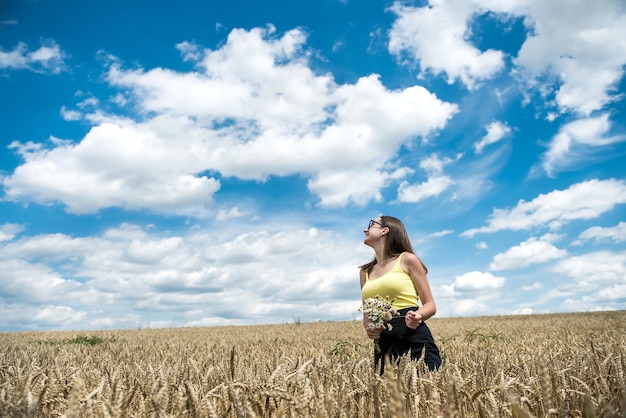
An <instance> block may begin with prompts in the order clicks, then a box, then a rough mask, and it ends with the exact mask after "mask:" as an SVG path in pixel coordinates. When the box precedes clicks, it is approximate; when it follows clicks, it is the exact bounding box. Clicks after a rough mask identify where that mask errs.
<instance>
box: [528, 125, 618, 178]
mask: <svg viewBox="0 0 626 418" xmlns="http://www.w3.org/2000/svg"><path fill="white" fill-rule="evenodd" d="M610 127H611V122H610V121H609V114H608V113H604V114H602V115H599V116H596V117H590V118H584V119H579V120H576V121H574V122H570V123H568V124H565V125H563V126H561V128H560V129H559V132H558V133H557V134H556V135H555V136H554V138H552V140H551V141H550V143H549V144H548V150H547V151H546V152H545V154H544V155H543V157H542V158H541V168H542V169H543V170H544V171H545V172H546V173H547V174H548V175H549V176H553V175H554V174H555V173H556V172H559V171H563V170H567V169H570V168H572V167H574V168H575V167H576V166H577V165H578V164H580V163H581V162H584V161H585V160H587V159H589V158H590V155H593V153H594V152H598V151H601V150H604V149H605V147H606V146H607V145H610V144H613V143H616V142H621V141H626V135H615V136H610V135H607V134H608V132H609V129H610ZM534 171H536V168H535V169H534Z"/></svg>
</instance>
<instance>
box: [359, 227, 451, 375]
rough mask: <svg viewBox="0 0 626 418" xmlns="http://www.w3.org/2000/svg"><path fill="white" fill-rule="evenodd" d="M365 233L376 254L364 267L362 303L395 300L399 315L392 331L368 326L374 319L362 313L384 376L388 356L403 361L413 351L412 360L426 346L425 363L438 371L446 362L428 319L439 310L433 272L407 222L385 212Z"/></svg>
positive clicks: (361, 276)
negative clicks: (412, 238)
mask: <svg viewBox="0 0 626 418" xmlns="http://www.w3.org/2000/svg"><path fill="white" fill-rule="evenodd" d="M363 232H364V233H365V239H364V240H363V243H364V244H365V245H368V246H370V247H372V249H373V250H374V252H375V258H374V259H373V260H372V261H370V262H369V263H366V264H363V265H362V266H360V269H361V272H360V279H361V296H362V298H363V301H365V300H366V299H368V298H376V297H380V298H383V299H385V298H388V299H389V301H393V303H392V309H394V310H396V311H397V312H398V313H399V314H400V316H398V317H396V318H393V319H391V321H390V322H389V323H390V324H391V325H392V327H391V329H387V328H385V327H377V328H373V327H371V326H368V325H369V324H370V319H369V317H368V315H366V314H365V312H364V313H363V325H364V326H365V330H366V332H367V336H368V337H369V338H371V339H373V340H378V342H377V344H376V346H375V347H376V349H375V351H374V362H375V365H376V368H377V369H378V368H379V369H380V373H381V374H382V373H383V372H384V368H385V357H386V356H389V358H390V359H392V360H399V358H400V356H402V355H405V354H410V355H411V359H412V360H418V359H419V358H420V356H421V353H422V349H424V362H425V363H426V365H427V366H428V368H429V369H430V370H431V371H432V370H435V369H437V368H438V367H439V366H440V365H441V357H440V356H439V349H438V348H437V345H436V344H435V341H434V339H433V336H432V334H431V332H430V329H429V328H428V326H427V325H426V323H425V322H424V321H426V320H427V319H428V318H430V317H431V316H433V315H434V314H435V312H436V310H437V307H436V306H435V301H434V299H433V295H432V293H431V291H430V285H429V283H428V279H427V277H426V273H427V271H428V270H427V269H426V266H425V265H424V263H422V260H420V259H419V257H417V255H415V253H414V251H413V247H412V246H411V241H410V240H409V236H408V234H407V232H406V229H405V227H404V224H403V223H402V221H400V220H399V219H397V218H394V217H391V216H380V217H378V218H376V219H375V220H371V221H370V223H369V225H368V227H367V228H366V229H365V230H364V231H363ZM418 299H419V300H420V301H421V303H422V306H421V307H419V305H418Z"/></svg>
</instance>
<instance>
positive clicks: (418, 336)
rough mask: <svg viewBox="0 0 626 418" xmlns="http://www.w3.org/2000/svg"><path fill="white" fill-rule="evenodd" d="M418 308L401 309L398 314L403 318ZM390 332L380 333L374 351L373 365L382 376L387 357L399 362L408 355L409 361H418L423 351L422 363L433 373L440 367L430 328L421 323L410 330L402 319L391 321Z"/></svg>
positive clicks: (437, 349)
mask: <svg viewBox="0 0 626 418" xmlns="http://www.w3.org/2000/svg"><path fill="white" fill-rule="evenodd" d="M417 309H418V308H417V307H415V308H406V309H401V310H399V311H398V312H399V313H400V315H402V316H404V315H406V313H407V312H408V311H416V310H417ZM390 324H391V325H392V329H391V330H388V329H386V330H384V331H383V332H381V333H380V339H379V340H378V348H379V349H376V350H374V364H375V366H376V369H377V370H380V374H381V375H382V374H383V373H384V371H385V358H386V357H387V356H388V357H389V359H390V360H391V361H396V362H399V361H400V357H401V356H404V355H407V354H410V355H411V360H419V359H420V357H421V356H422V351H424V363H426V366H428V368H429V369H430V370H431V371H433V370H436V369H438V368H439V366H440V365H441V356H440V355H439V348H437V344H435V340H434V338H433V335H432V334H431V332H430V328H428V326H427V325H426V323H425V322H422V323H421V324H420V326H419V327H417V328H416V329H410V328H408V327H407V326H406V323H405V322H404V317H400V318H394V319H392V320H391V322H390Z"/></svg>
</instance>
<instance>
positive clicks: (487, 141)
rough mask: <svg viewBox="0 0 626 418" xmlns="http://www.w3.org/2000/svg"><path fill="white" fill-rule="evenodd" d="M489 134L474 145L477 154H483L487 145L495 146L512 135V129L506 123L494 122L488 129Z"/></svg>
mask: <svg viewBox="0 0 626 418" xmlns="http://www.w3.org/2000/svg"><path fill="white" fill-rule="evenodd" d="M486 129H487V134H486V135H485V136H484V137H482V138H481V140H480V141H478V142H475V143H474V150H475V151H476V154H480V153H481V152H483V149H485V147H486V146H487V145H491V144H495V143H496V142H498V141H500V140H501V139H503V138H506V137H507V136H508V135H509V134H510V133H511V128H509V126H508V125H507V124H506V123H503V122H499V121H493V122H491V123H490V124H489V125H487V127H486Z"/></svg>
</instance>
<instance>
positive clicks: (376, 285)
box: [361, 253, 419, 310]
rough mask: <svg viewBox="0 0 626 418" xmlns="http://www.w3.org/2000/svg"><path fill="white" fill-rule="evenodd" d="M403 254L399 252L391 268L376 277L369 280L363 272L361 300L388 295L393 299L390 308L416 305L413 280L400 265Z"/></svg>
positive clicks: (396, 308)
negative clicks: (363, 281) (363, 282)
mask: <svg viewBox="0 0 626 418" xmlns="http://www.w3.org/2000/svg"><path fill="white" fill-rule="evenodd" d="M403 255H404V253H402V254H400V255H399V256H398V260H397V261H396V264H395V265H394V266H393V268H392V269H391V270H390V271H389V272H388V273H386V274H384V275H382V276H380V277H379V278H378V279H374V280H370V279H369V274H368V273H367V272H365V284H363V288H362V289H361V297H362V298H363V300H365V299H367V298H375V297H376V296H380V297H382V298H386V297H389V300H392V299H395V300H394V301H393V304H392V308H393V309H395V310H400V309H404V308H409V307H412V306H418V304H417V300H418V298H419V295H418V294H417V290H415V285H414V284H413V280H411V276H409V275H408V273H406V272H405V271H404V270H402V268H401V267H400V262H401V261H402V256H403Z"/></svg>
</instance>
